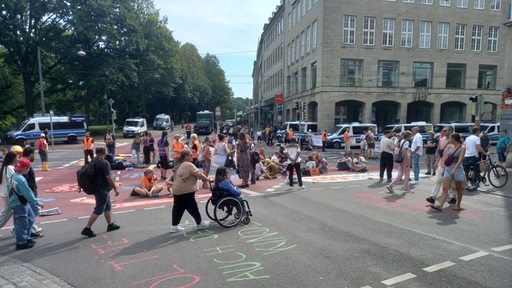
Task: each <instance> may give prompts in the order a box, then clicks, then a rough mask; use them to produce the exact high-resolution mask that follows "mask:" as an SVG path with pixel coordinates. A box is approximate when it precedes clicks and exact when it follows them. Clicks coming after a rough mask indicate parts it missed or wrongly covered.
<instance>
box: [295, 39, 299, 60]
mask: <svg viewBox="0 0 512 288" xmlns="http://www.w3.org/2000/svg"><path fill="white" fill-rule="evenodd" d="M299 58H300V42H299V36H297V38H295V61H299Z"/></svg>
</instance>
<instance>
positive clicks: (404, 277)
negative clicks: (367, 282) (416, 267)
mask: <svg viewBox="0 0 512 288" xmlns="http://www.w3.org/2000/svg"><path fill="white" fill-rule="evenodd" d="M415 277H416V275H414V274H412V273H406V274H402V275H400V276H396V277H393V278H389V279H387V280H384V281H381V282H380V283H382V284H384V285H388V286H391V285H394V284H396V283H400V282H403V281H406V280H409V279H412V278H415Z"/></svg>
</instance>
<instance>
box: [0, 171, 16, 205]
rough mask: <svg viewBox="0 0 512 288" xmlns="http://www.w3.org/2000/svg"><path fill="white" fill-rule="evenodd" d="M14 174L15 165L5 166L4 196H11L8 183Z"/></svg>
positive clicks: (3, 178)
mask: <svg viewBox="0 0 512 288" xmlns="http://www.w3.org/2000/svg"><path fill="white" fill-rule="evenodd" d="M12 174H14V166H13V165H9V166H7V167H5V171H4V174H2V176H3V177H2V192H1V194H2V197H7V196H9V188H8V187H7V186H8V185H7V183H9V180H10V179H11V176H12Z"/></svg>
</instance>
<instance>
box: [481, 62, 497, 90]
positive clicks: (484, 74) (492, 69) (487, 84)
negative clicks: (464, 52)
mask: <svg viewBox="0 0 512 288" xmlns="http://www.w3.org/2000/svg"><path fill="white" fill-rule="evenodd" d="M497 73H498V66H496V65H479V66H478V89H491V90H495V89H496V77H497V76H496V75H497Z"/></svg>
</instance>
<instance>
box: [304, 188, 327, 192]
mask: <svg viewBox="0 0 512 288" xmlns="http://www.w3.org/2000/svg"><path fill="white" fill-rule="evenodd" d="M308 190H310V191H313V190H324V188H311V189H308Z"/></svg>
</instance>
